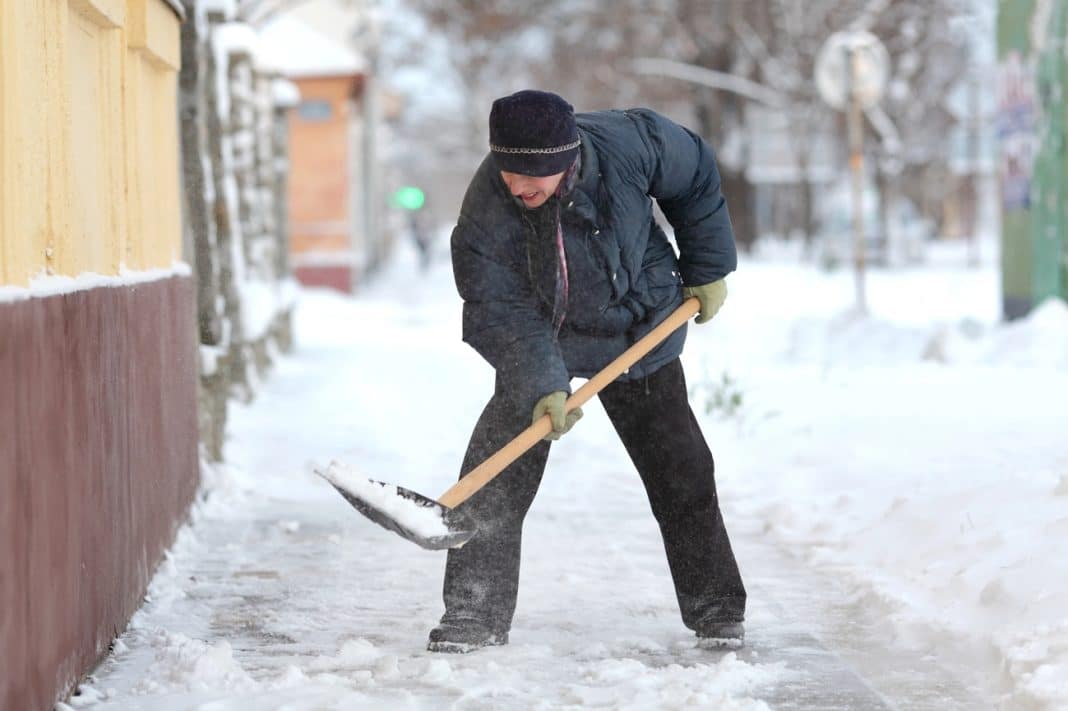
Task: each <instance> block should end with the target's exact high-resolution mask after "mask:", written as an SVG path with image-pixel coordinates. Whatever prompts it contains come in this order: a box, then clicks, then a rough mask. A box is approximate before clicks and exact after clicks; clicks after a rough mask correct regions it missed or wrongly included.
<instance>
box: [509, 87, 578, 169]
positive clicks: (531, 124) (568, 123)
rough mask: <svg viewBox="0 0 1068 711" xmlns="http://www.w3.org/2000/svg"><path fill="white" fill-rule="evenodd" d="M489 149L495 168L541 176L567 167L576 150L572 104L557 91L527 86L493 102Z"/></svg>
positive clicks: (576, 136) (575, 128) (576, 139)
mask: <svg viewBox="0 0 1068 711" xmlns="http://www.w3.org/2000/svg"><path fill="white" fill-rule="evenodd" d="M489 129H490V150H491V151H492V152H493V158H494V160H495V161H496V162H497V169H498V170H503V171H506V172H509V173H520V174H522V175H533V176H537V177H544V176H546V175H556V174H557V173H562V172H564V171H565V170H567V169H568V168H569V167H570V166H571V164H572V163H573V162H574V161H575V157H576V156H577V155H578V151H579V143H580V141H579V135H578V127H577V126H576V125H575V110H574V108H573V107H572V106H571V104H569V103H567V102H566V101H564V100H563V99H562V98H561V97H559V96H557V95H556V94H552V93H550V92H547V91H536V90H533V89H527V90H524V91H518V92H516V93H514V94H512V95H511V96H505V97H502V98H500V99H497V100H496V101H494V102H493V108H491V109H490V117H489Z"/></svg>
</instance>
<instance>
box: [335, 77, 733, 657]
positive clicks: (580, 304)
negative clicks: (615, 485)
mask: <svg viewBox="0 0 1068 711" xmlns="http://www.w3.org/2000/svg"><path fill="white" fill-rule="evenodd" d="M654 199H655V200H656V201H657V202H658V204H659V205H660V208H661V209H662V210H663V212H664V214H665V216H666V217H667V219H668V220H669V221H670V222H671V224H672V226H673V227H674V228H675V234H676V241H677V243H678V245H679V248H680V252H681V254H679V255H678V256H676V254H675V250H674V249H673V248H672V246H671V243H670V242H669V241H668V238H667V236H666V235H665V234H664V232H663V230H662V229H660V227H659V226H658V225H657V224H656V222H655V221H654V219H653V210H652V201H653V200H654ZM452 258H453V271H454V276H455V280H456V285H457V288H458V290H459V292H460V296H461V298H462V299H463V301H464V314H463V324H464V341H466V342H467V343H469V344H470V345H471V346H473V347H474V348H475V350H476V351H478V353H479V354H481V355H482V356H483V357H484V358H485V359H486V360H487V361H488V362H489V363H490V365H492V366H493V367H494V369H495V370H496V373H497V382H496V388H495V391H494V394H493V397H492V398H491V399H490V401H489V403H488V404H487V405H486V407H485V409H484V411H483V413H482V416H481V417H480V418H479V420H478V423H477V424H476V425H475V431H474V433H473V434H472V436H471V439H470V442H469V443H468V447H467V453H466V455H465V457H464V462H463V468H462V471H463V472H465V473H464V474H462V475H461V478H460V481H459V482H458V483H457V484H456V485H455V486H453V487H452V488H451V489H449V490H448V491H446V492H445V493H444V494H443V495H442V496H441V497H439V498H438V500H437V501H435V500H433V499H430V498H427V497H425V496H423V495H421V494H418V493H416V492H413V491H410V490H408V489H404V488H402V487H395V486H393V485H390V484H385V483H383V482H378V481H374V480H369V479H365V478H364V477H361V476H359V475H355V474H354V473H353V472H351V471H350V470H348V469H347V468H345V467H344V466H343V465H341V464H339V463H336V462H334V463H332V464H331V465H330V467H329V468H327V470H326V471H325V472H322V471H321V472H320V473H321V474H322V475H323V477H324V478H326V479H327V480H328V481H329V482H330V483H331V484H333V485H334V487H335V488H336V489H337V490H338V491H339V492H341V494H342V495H343V496H344V497H345V498H346V499H347V500H348V501H349V502H350V503H351V504H352V505H353V506H355V507H356V508H357V509H359V510H360V511H361V512H362V513H363V514H364V515H366V516H367V517H368V518H370V519H372V520H374V521H375V522H377V523H379V524H381V525H382V526H384V527H386V528H388V529H390V530H392V531H395V532H396V533H398V534H400V535H401V536H404V537H405V538H407V539H409V540H411V541H414V542H416V543H418V544H419V545H421V546H423V547H424V548H429V549H443V548H447V549H449V553H448V560H447V563H446V569H445V584H444V594H443V596H444V600H445V614H444V615H443V616H442V618H441V622H440V624H439V625H438V626H437V627H435V628H434V629H433V630H431V632H430V640H429V643H428V647H427V648H428V649H429V650H430V651H433V652H466V651H470V650H473V649H477V648H479V647H485V646H492V645H501V644H506V643H507V641H508V633H509V630H510V628H511V624H512V615H513V613H514V612H515V605H516V597H517V594H518V588H519V550H520V537H521V530H522V525H523V518H524V517H525V515H526V512H527V510H528V509H529V508H530V504H531V502H532V501H533V499H534V495H535V493H536V492H537V489H538V485H539V483H540V482H541V478H542V474H543V472H544V470H545V463H546V460H547V458H548V454H549V447H550V444H551V441H552V440H556V439H559V438H560V437H561V436H562V435H564V434H565V433H567V432H568V431H569V430H570V429H571V428H572V427H573V426H574V424H575V423H576V422H577V421H578V420H579V418H581V417H582V409H581V405H583V404H584V403H586V402H587V401H589V400H590V399H591V398H592V397H593V396H594V395H597V396H599V397H600V399H601V403H602V404H603V405H604V408H605V411H606V412H607V413H608V417H609V419H610V420H611V421H612V425H613V426H614V428H615V430H616V433H617V434H618V435H619V438H620V439H621V440H622V442H623V445H624V446H625V448H626V450H627V453H628V454H629V455H630V458H631V461H632V462H633V463H634V465H635V467H636V468H637V470H638V474H639V475H640V476H641V479H642V482H643V484H644V485H645V489H646V492H647V494H648V497H649V502H650V504H651V506H652V509H653V514H654V516H655V517H656V520H657V522H658V523H659V525H660V531H661V534H662V536H663V539H664V546H665V548H666V550H667V556H668V564H669V566H670V568H671V573H672V577H673V581H674V583H675V592H676V596H677V598H678V602H679V607H680V610H681V612H682V619H683V622H684V623H685V624H686V626H687V627H689V628H690V629H693V630H694V631H695V632H696V634H697V637H698V639H699V640H700V641H701V643H702V645H706V646H739V645H740V644H741V643H742V640H743V638H744V627H743V624H742V623H743V620H744V619H745V602H746V592H745V586H744V584H743V583H742V578H741V574H740V573H739V570H738V564H737V562H736V561H735V558H734V552H733V551H732V549H731V544H730V539H729V538H728V536H727V531H726V527H725V526H724V523H723V517H722V514H721V513H720V509H719V503H718V500H717V496H716V484H715V477H714V469H715V465H714V462H713V459H712V453H711V452H710V450H709V448H708V444H707V443H706V442H705V439H704V436H703V435H702V433H701V430H700V427H699V426H698V424H697V419H696V418H695V417H694V414H693V411H692V410H691V409H690V405H689V402H688V399H687V396H688V392H687V388H686V378H685V374H684V373H683V369H682V363H681V361H680V360H679V355H680V354H681V352H682V348H683V343H684V341H685V338H686V329H685V328H682V326H684V325H685V323H686V321H687V320H688V319H689V318H690V317H691V316H693V315H695V314H697V320H696V321H697V323H705V322H707V321H708V320H709V319H711V318H712V317H713V316H714V315H715V314H716V312H717V311H718V310H719V308H720V307H721V306H722V305H723V302H724V299H725V298H726V295H727V287H726V284H725V282H724V278H725V277H726V275H727V274H728V273H730V272H731V271H733V270H734V269H735V267H736V266H737V254H736V249H735V245H734V236H733V233H732V230H731V224H730V218H729V216H728V213H727V206H726V202H725V200H724V198H723V195H722V194H721V192H720V189H719V172H718V169H717V167H716V161H715V158H714V156H713V153H712V149H711V148H710V147H709V146H708V145H707V144H706V143H705V142H704V141H703V140H701V139H700V138H698V137H697V136H695V135H694V134H693V133H691V132H690V131H688V130H687V129H685V128H683V127H682V126H679V125H678V124H675V123H673V122H671V121H669V120H668V119H666V118H664V117H663V116H660V115H659V114H656V113H654V112H652V111H650V110H648V109H631V110H628V111H605V112H598V113H589V114H579V115H577V116H576V115H575V113H574V111H573V109H572V107H571V105H570V104H568V103H567V102H566V101H565V100H564V99H563V98H561V97H559V96H557V95H556V94H551V93H548V92H542V91H531V90H527V91H520V92H518V93H516V94H513V95H511V96H507V97H504V98H501V99H498V100H497V101H495V102H494V103H493V107H492V110H491V112H490V155H489V156H487V158H486V159H485V160H484V161H483V162H482V165H481V166H480V167H479V169H478V171H477V172H476V174H475V177H474V178H473V179H472V181H471V184H470V186H469V187H468V189H467V194H466V196H465V198H464V202H463V205H462V207H461V210H460V218H459V220H458V222H457V225H456V227H455V229H454V230H453V235H452ZM573 377H580V378H589V381H588V382H587V383H586V384H585V385H583V386H582V387H581V388H580V389H579V390H578V391H577V392H575V393H574V394H571V395H570V397H568V395H569V394H570V393H571V386H570V381H571V378H573ZM528 421H530V422H531V425H530V426H529V427H527V428H526V429H525V430H523V431H522V432H520V434H519V435H517V436H514V437H513V435H514V434H515V433H516V432H519V431H520V430H521V429H522V428H523V425H524V423H525V422H528ZM500 473H503V474H504V475H503V476H500V477H499V478H498V477H497V475H498V474H500Z"/></svg>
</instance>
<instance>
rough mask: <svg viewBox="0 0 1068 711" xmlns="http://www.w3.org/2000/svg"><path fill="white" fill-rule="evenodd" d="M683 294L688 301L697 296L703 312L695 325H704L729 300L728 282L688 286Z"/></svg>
mask: <svg viewBox="0 0 1068 711" xmlns="http://www.w3.org/2000/svg"><path fill="white" fill-rule="evenodd" d="M682 294H683V296H685V297H686V298H687V299H688V298H690V297H691V296H696V297H697V298H698V300H700V302H701V312H700V313H699V314H697V319H696V320H695V321H694V323H704V322H705V321H708V320H709V319H711V318H712V317H713V316H715V315H716V312H717V311H719V307H720V306H723V302H724V301H726V300H727V281H726V280H725V279H720V280H719V281H714V282H711V283H709V284H702V285H701V286H686V287H683V289H682Z"/></svg>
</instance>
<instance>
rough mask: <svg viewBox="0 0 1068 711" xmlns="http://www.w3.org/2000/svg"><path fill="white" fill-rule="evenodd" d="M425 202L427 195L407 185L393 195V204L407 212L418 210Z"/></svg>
mask: <svg viewBox="0 0 1068 711" xmlns="http://www.w3.org/2000/svg"><path fill="white" fill-rule="evenodd" d="M425 202H426V195H424V194H423V191H422V190H420V189H419V188H417V187H415V186H413V185H406V186H404V187H403V188H400V189H398V190H397V192H395V193H393V204H394V205H396V206H397V207H400V208H403V209H405V210H418V209H420V208H422V207H423V203H425Z"/></svg>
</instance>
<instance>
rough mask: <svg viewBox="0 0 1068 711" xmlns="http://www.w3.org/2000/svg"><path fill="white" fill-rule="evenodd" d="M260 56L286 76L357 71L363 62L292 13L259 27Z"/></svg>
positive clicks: (322, 74)
mask: <svg viewBox="0 0 1068 711" xmlns="http://www.w3.org/2000/svg"><path fill="white" fill-rule="evenodd" d="M259 54H260V57H261V59H262V60H263V61H265V62H266V63H268V64H269V65H270V66H272V67H274V68H277V70H278V71H279V72H280V73H282V74H284V75H286V76H289V77H327V76H344V75H347V74H359V73H361V72H363V71H365V70H366V68H367V62H366V60H364V58H363V57H362V56H360V55H359V54H357V53H356V52H354V51H353V50H351V49H349V48H348V47H345V46H344V45H342V44H339V43H337V42H335V41H333V40H331V39H330V38H329V37H326V36H325V35H323V34H320V33H319V32H316V31H315V30H313V29H312V28H311V27H309V26H308V25H306V24H305V23H303V22H301V21H300V20H297V19H294V18H292V17H285V16H283V17H279V18H277V19H275V20H272V21H271V22H270V23H268V24H267V25H266V26H265V27H264V28H263V29H262V30H261V31H260V53H259Z"/></svg>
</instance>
